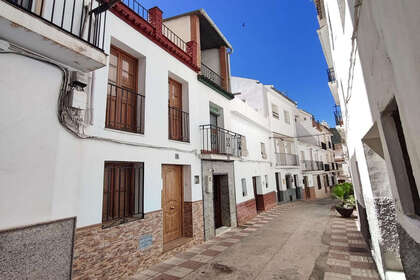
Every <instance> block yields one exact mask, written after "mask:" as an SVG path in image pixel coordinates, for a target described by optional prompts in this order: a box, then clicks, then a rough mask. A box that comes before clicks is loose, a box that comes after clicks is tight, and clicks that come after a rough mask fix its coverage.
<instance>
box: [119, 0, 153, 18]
mask: <svg viewBox="0 0 420 280" xmlns="http://www.w3.org/2000/svg"><path fill="white" fill-rule="evenodd" d="M121 2H122V3H123V4H124V5H126V6H127V7H129V8H130V9H131V10H133V11H134V12H135V13H136V14H138V15H139V16H141V17H142V18H143V19H144V20H145V21H147V22H148V21H149V10H147V9H146V8H145V7H143V5H141V4H140V3H139V2H138V1H137V0H121Z"/></svg>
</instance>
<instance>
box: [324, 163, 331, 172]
mask: <svg viewBox="0 0 420 280" xmlns="http://www.w3.org/2000/svg"><path fill="white" fill-rule="evenodd" d="M324 170H325V171H330V165H329V164H328V163H326V164H324Z"/></svg>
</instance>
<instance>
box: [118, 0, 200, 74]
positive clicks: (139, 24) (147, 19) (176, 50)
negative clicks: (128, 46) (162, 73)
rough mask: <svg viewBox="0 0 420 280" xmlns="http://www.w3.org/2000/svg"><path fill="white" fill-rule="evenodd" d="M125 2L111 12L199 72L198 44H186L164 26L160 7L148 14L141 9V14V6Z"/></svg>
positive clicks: (149, 11)
mask: <svg viewBox="0 0 420 280" xmlns="http://www.w3.org/2000/svg"><path fill="white" fill-rule="evenodd" d="M124 2H127V1H122V2H117V3H116V4H115V5H114V6H113V7H112V8H111V11H112V12H113V13H114V14H115V15H116V16H117V17H119V18H120V19H121V20H123V21H125V22H126V23H127V24H129V25H130V26H131V27H133V28H134V29H136V30H137V31H138V32H140V33H141V34H143V35H144V36H146V37H147V38H148V39H150V40H151V41H153V42H155V43H156V44H157V45H159V46H160V47H161V48H163V49H164V50H166V51H167V52H168V53H170V54H171V55H173V56H174V57H176V58H177V59H178V60H180V61H181V62H182V63H184V64H186V65H187V66H188V67H190V68H191V69H193V70H194V71H196V72H198V71H199V67H198V64H197V51H198V50H197V42H195V41H189V42H184V41H182V40H181V38H180V37H178V36H177V35H176V34H175V33H174V32H173V31H172V30H170V29H169V28H168V27H166V26H164V25H163V23H162V14H163V12H162V10H160V9H159V8H158V7H153V8H151V9H149V10H147V13H146V12H145V11H144V8H142V9H140V11H141V13H138V11H137V10H138V9H139V8H137V7H140V5H139V4H138V5H136V6H132V5H127V4H126V3H124ZM146 15H147V16H146ZM162 31H163V32H162ZM181 41H182V42H181Z"/></svg>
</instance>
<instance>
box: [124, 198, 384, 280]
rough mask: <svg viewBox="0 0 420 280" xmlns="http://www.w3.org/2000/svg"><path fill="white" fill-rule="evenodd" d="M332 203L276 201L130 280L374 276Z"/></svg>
mask: <svg viewBox="0 0 420 280" xmlns="http://www.w3.org/2000/svg"><path fill="white" fill-rule="evenodd" d="M332 205H333V201H332V200H330V199H323V200H317V201H309V202H307V201H305V202H304V201H298V202H294V203H290V204H283V205H279V206H277V207H275V208H273V209H272V210H270V211H267V212H265V213H262V214H261V215H259V216H257V217H256V218H255V219H253V220H252V221H251V222H249V223H248V224H247V225H246V226H245V227H243V228H238V229H234V230H232V231H230V232H227V233H225V234H223V235H221V236H219V237H217V238H216V239H215V240H211V241H209V242H206V243H204V244H202V245H200V246H197V247H195V248H191V249H189V250H188V251H187V252H184V253H182V254H179V255H177V256H175V257H172V258H171V259H169V260H167V261H165V262H163V263H161V264H159V265H156V266H153V267H151V268H150V269H148V270H146V271H143V272H142V273H140V274H137V275H135V276H133V277H131V278H130V279H156V280H157V279H190V280H192V279H278V280H280V279H290V280H295V279H296V280H298V279H326V280H333V279H359V280H360V279H379V278H378V276H377V273H376V270H375V266H374V264H373V261H372V259H371V258H370V254H369V250H368V249H367V247H366V244H365V243H364V242H363V241H362V237H361V234H360V233H359V232H357V228H356V224H355V220H354V219H347V220H345V219H342V218H340V217H339V216H338V215H336V213H335V212H333V211H331V206H332Z"/></svg>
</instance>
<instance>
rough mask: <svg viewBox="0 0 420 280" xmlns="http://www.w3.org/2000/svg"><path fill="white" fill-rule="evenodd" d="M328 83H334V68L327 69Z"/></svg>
mask: <svg viewBox="0 0 420 280" xmlns="http://www.w3.org/2000/svg"><path fill="white" fill-rule="evenodd" d="M327 74H328V82H335V71H334V68H329V69H328V70H327Z"/></svg>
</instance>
